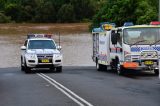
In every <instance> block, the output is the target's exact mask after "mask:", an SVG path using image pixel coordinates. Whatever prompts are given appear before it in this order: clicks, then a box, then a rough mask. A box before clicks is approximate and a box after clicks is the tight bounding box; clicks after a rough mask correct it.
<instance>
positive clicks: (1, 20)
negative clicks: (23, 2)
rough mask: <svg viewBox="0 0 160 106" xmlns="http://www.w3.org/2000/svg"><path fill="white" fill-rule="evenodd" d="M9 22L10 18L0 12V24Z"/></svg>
mask: <svg viewBox="0 0 160 106" xmlns="http://www.w3.org/2000/svg"><path fill="white" fill-rule="evenodd" d="M10 21H11V20H10V17H7V16H5V14H3V13H1V12H0V23H8V22H10Z"/></svg>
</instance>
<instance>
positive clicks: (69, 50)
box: [0, 24, 94, 68]
mask: <svg viewBox="0 0 160 106" xmlns="http://www.w3.org/2000/svg"><path fill="white" fill-rule="evenodd" d="M86 26H87V25H84V24H79V25H72V24H71V25H68V26H67V25H65V24H64V25H62V26H61V27H60V25H58V24H56V25H53V26H51V25H50V24H49V25H48V24H47V25H42V26H38V25H31V26H29V25H28V24H27V25H23V24H22V25H19V24H18V25H17V24H16V25H15V27H14V25H10V24H9V25H7V26H5V27H4V26H2V25H0V31H1V32H0V50H1V52H0V67H1V68H5V67H18V66H20V56H21V51H20V47H21V46H22V45H23V43H24V41H25V40H26V37H27V36H26V35H27V34H28V33H29V32H34V33H36V31H37V33H42V32H44V33H51V32H53V31H55V30H57V31H59V32H60V33H61V34H60V35H61V36H60V39H61V42H60V44H61V46H62V50H61V51H62V53H63V57H64V60H63V65H64V66H93V65H94V63H93V62H92V59H91V55H92V37H91V34H90V33H89V32H87V30H88V28H87V27H86ZM57 27H60V28H59V29H58V28H57ZM31 28H32V30H31ZM84 28H86V29H85V30H84ZM63 29H64V30H63ZM67 29H68V30H67ZM77 29H79V30H77ZM26 31H29V32H28V33H27V32H26ZM64 31H66V32H64ZM80 31H81V32H80ZM7 32H8V34H7ZM11 32H13V34H12V33H11ZM54 35H55V36H53V39H54V40H55V41H56V42H57V44H59V36H58V33H57V32H54Z"/></svg>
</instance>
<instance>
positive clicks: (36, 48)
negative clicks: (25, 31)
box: [21, 34, 63, 73]
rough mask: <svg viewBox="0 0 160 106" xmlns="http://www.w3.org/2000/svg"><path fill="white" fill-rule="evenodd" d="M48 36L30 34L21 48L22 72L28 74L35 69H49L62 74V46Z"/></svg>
mask: <svg viewBox="0 0 160 106" xmlns="http://www.w3.org/2000/svg"><path fill="white" fill-rule="evenodd" d="M51 36H52V35H48V34H29V35H28V38H27V40H26V41H25V43H24V46H22V47H21V51H22V54H21V70H22V71H25V72H26V73H28V72H31V69H33V68H34V69H35V68H49V69H50V70H54V71H56V72H62V58H63V57H62V54H61V52H60V49H61V46H57V45H56V43H55V41H54V40H53V39H52V38H51Z"/></svg>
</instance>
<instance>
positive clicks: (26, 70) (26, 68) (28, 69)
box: [24, 63, 31, 73]
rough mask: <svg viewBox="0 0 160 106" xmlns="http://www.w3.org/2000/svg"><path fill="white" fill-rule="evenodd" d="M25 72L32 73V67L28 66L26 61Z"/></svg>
mask: <svg viewBox="0 0 160 106" xmlns="http://www.w3.org/2000/svg"><path fill="white" fill-rule="evenodd" d="M24 72H25V73H30V72H31V68H29V67H27V65H26V63H24Z"/></svg>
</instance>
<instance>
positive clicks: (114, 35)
mask: <svg viewBox="0 0 160 106" xmlns="http://www.w3.org/2000/svg"><path fill="white" fill-rule="evenodd" d="M111 41H112V44H113V45H115V44H117V42H118V34H117V33H113V34H111Z"/></svg>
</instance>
